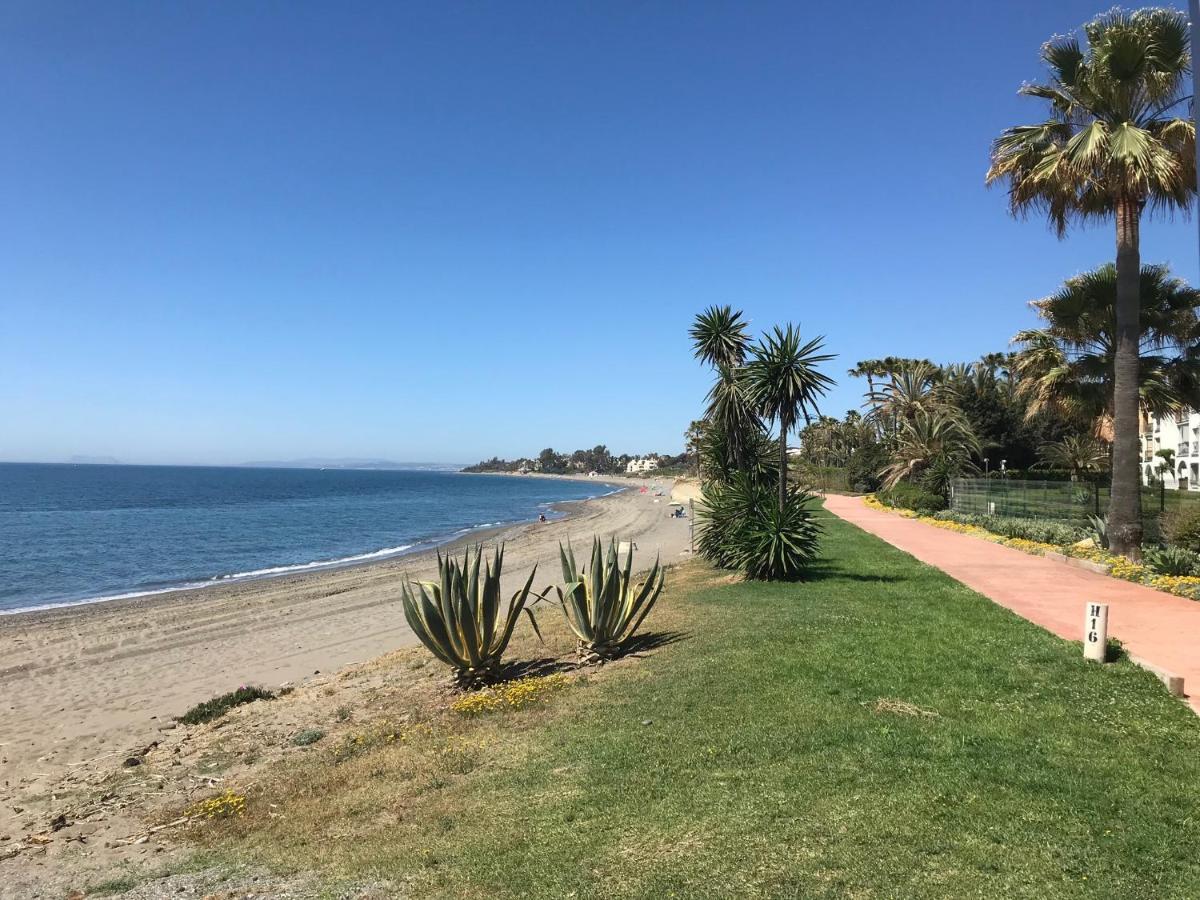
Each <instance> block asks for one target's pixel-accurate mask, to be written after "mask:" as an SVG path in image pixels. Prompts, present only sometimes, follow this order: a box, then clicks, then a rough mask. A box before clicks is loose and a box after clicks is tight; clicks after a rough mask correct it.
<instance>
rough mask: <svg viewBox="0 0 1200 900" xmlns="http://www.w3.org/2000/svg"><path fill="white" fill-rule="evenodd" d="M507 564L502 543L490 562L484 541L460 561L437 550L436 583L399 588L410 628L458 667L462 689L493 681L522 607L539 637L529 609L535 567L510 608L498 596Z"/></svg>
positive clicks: (447, 663)
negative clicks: (484, 554) (484, 547)
mask: <svg viewBox="0 0 1200 900" xmlns="http://www.w3.org/2000/svg"><path fill="white" fill-rule="evenodd" d="M481 563H482V564H483V572H482V573H480V565H481ZM503 567H504V547H503V545H502V546H500V547H497V548H496V552H495V555H494V556H493V558H492V560H491V561H490V562H486V563H485V562H483V546H482V545H479V546H476V547H475V552H474V555H472V553H471V550H470V549H468V550H467V551H466V552H465V553H464V554H463V558H462V562H461V563H460V562H459V561H458V560H457V559H455V558H453V557H450V556H447V557H443V556H442V555H441V553H439V554H438V576H439V578H438V581H415V582H411V583H406V584H404V585H403V586H402V587H401V589H400V591H401V598H402V600H403V602H404V618H405V619H406V620H407V621H408V627H409V628H411V629H412V630H413V633H414V634H415V635H416V636H417V638H418V639H419V640H420V641H421V643H422V644H424V645H425V646H426V647H428V648H429V652H430V653H432V654H433V655H434V656H436V657H437V658H438V659H440V660H441V661H442V662H444V663H445V664H446V665H448V666H450V667H451V668H452V669H453V670H454V679H455V681H456V682H457V683H458V684H459V685H460V686H462V687H475V686H478V685H480V684H486V683H488V682H490V681H493V680H495V678H496V675H497V674H498V670H499V666H500V657H501V656H502V655H503V653H504V650H505V648H507V647H508V642H509V640H510V639H511V638H512V633H513V628H515V627H516V624H517V619H518V618H519V617H520V615H521V611H522V610H524V611H525V614H526V615H527V616H529V621H530V622H532V623H533V630H534V631H535V632H537V633H538V637H539V638H540V637H541V632H539V631H538V627H537V621H536V620H535V619H534V618H533V613H532V612H530V611H529V610H528V609H526V608H525V602H526V601H527V600H528V599H529V587H530V585H532V584H533V576H534V575H535V574H536V572H537V566H534V570H533V572H530V573H529V578H528V580H527V581H526V582H525V586H524V587H523V588H521V590H519V591H517V592H516V593H515V594H513V595H512V598H511V599H510V600H509V601H508V608H507V609H506V610H502V609H501V599H500V571H501V569H502V568H503Z"/></svg>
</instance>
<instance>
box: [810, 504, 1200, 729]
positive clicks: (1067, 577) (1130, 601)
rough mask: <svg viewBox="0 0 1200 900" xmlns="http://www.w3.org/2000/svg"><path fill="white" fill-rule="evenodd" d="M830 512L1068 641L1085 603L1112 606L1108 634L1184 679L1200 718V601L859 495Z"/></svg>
mask: <svg viewBox="0 0 1200 900" xmlns="http://www.w3.org/2000/svg"><path fill="white" fill-rule="evenodd" d="M825 508H826V509H828V510H829V511H830V512H832V513H834V514H835V515H837V516H839V517H841V518H843V519H845V520H846V521H847V522H850V523H852V524H854V525H857V526H858V527H859V528H861V529H863V530H864V531H869V532H870V533H871V534H874V535H876V536H877V537H880V538H882V539H883V540H885V541H887V542H888V543H889V544H891V545H892V546H894V547H897V548H899V549H901V550H903V551H904V552H906V553H910V554H912V555H913V556H915V557H916V558H917V559H919V560H921V562H924V563H928V564H929V565H931V566H936V567H937V568H939V569H941V570H942V571H943V572H945V573H946V574H947V575H949V576H951V577H952V578H955V579H957V580H958V581H961V582H962V583H963V584H965V585H967V587H970V588H972V589H974V590H976V591H978V592H979V593H981V594H983V595H984V596H985V597H987V598H989V599H991V600H992V601H994V602H996V603H999V604H1000V605H1001V606H1003V607H1006V608H1007V609H1010V610H1012V611H1013V612H1015V613H1016V614H1017V615H1019V616H1022V617H1024V618H1026V619H1028V620H1029V621H1030V622H1034V623H1036V624H1038V625H1041V626H1042V627H1043V628H1045V629H1047V630H1048V631H1051V632H1053V633H1054V634H1057V635H1058V636H1059V637H1063V638H1066V639H1067V640H1072V641H1082V640H1083V621H1084V604H1085V603H1087V602H1099V603H1107V604H1108V633H1109V636H1110V637H1115V638H1118V639H1120V641H1121V643H1122V645H1123V646H1124V648H1125V650H1126V652H1127V653H1130V654H1132V655H1133V656H1136V657H1139V658H1140V659H1142V660H1145V661H1146V662H1148V663H1150V664H1151V665H1153V666H1156V667H1158V668H1160V669H1165V670H1168V671H1169V672H1171V673H1173V674H1175V675H1182V676H1183V679H1184V689H1185V690H1186V691H1187V692H1188V702H1189V703H1190V704H1191V706H1192V709H1194V710H1195V711H1196V712H1197V713H1200V602H1197V601H1195V600H1186V599H1184V598H1183V597H1175V596H1172V595H1171V594H1164V593H1163V592H1162V591H1155V590H1152V589H1150V588H1148V587H1144V586H1142V585H1140V584H1133V583H1132V582H1128V581H1121V580H1120V579H1117V578H1110V577H1108V576H1107V575H1100V574H1097V573H1095V572H1088V571H1085V570H1083V569H1078V568H1076V567H1075V566H1070V565H1067V564H1066V563H1062V562H1056V561H1055V560H1050V559H1044V558H1042V557H1040V556H1032V555H1030V554H1028V553H1022V552H1021V551H1019V550H1014V549H1012V548H1011V547H1004V546H1001V545H1000V544H993V543H991V542H989V541H985V540H982V539H980V538H977V537H971V536H969V535H965V534H956V533H955V532H953V531H947V530H945V529H941V528H935V527H933V526H932V525H926V524H924V523H922V522H917V521H914V520H913V519H906V518H904V517H903V516H899V515H896V514H895V513H890V512H881V511H879V510H877V509H871V508H870V507H868V506H867V505H866V504H864V503H863V502H862V500H861V499H860V498H858V497H844V496H840V495H836V494H830V495H829V496H828V497H826V498H825ZM1082 652H1083V651H1082V650H1080V653H1082Z"/></svg>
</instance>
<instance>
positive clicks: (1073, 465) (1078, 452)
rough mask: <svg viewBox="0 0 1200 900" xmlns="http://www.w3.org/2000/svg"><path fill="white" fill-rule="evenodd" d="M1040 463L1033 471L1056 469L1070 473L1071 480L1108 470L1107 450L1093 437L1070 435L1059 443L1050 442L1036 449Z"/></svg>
mask: <svg viewBox="0 0 1200 900" xmlns="http://www.w3.org/2000/svg"><path fill="white" fill-rule="evenodd" d="M1038 456H1039V457H1040V458H1041V462H1039V463H1037V464H1036V465H1034V467H1033V468H1035V469H1058V470H1065V471H1067V472H1070V473H1071V480H1072V481H1078V480H1079V476H1080V475H1086V474H1088V473H1089V472H1103V471H1104V470H1105V469H1107V468H1108V449H1107V448H1106V447H1105V446H1104V444H1102V443H1101V442H1100V441H1098V440H1096V439H1095V438H1094V437H1091V436H1087V435H1078V434H1071V435H1067V436H1066V437H1065V438H1063V439H1062V440H1061V441H1051V442H1049V443H1046V444H1042V446H1041V447H1039V448H1038Z"/></svg>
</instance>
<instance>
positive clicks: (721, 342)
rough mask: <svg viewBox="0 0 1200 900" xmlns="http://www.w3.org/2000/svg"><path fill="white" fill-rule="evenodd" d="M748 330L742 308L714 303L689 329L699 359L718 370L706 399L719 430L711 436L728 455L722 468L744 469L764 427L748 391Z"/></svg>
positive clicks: (711, 419) (707, 415) (708, 417)
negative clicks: (753, 441)
mask: <svg viewBox="0 0 1200 900" xmlns="http://www.w3.org/2000/svg"><path fill="white" fill-rule="evenodd" d="M746 329H747V323H746V320H745V319H744V318H743V317H742V312H741V310H734V309H733V307H731V306H710V307H709V308H708V309H706V310H705V311H704V312H702V313H700V314H698V315H697V316H696V318H695V320H694V321H693V322H692V327H691V329H690V330H689V331H688V335H689V336H690V337H691V339H692V348H693V352H694V354H695V356H696V358H697V359H699V360H700V361H701V362H703V363H706V364H708V365H710V366H712V367H713V368H714V369H716V371H717V380H716V381H715V382H714V383H713V386H712V388H711V389H710V390H709V392H708V397H707V398H706V399H707V401H708V408H707V410H706V411H705V419H706V420H708V421H709V422H711V423H712V424H713V425H714V426H716V429H718V431H716V432H714V433H712V434H711V435H710V438H711V439H712V440H713V441H715V445H716V446H719V447H720V448H721V450H722V452H723V453H725V454H727V456H728V458H727V459H726V460H725V465H722V466H721V468H722V469H725V468H728V467H729V466H728V464H729V463H732V466H733V468H737V469H741V468H744V467H745V465H746V462H747V454H748V453H749V448H748V443H749V441H750V440H751V438H752V436H753V435H754V434H755V433H757V432H758V431H760V430H761V429H762V425H761V423H760V422H759V419H758V416H757V414H756V413H755V412H754V409H753V407H752V405H751V404H752V401H751V399H750V397H749V395H748V392H747V383H746V379H745V372H744V366H745V362H746V354H747V352H749V350H750V343H751V341H750V335H749V334H748V333H747V331H746Z"/></svg>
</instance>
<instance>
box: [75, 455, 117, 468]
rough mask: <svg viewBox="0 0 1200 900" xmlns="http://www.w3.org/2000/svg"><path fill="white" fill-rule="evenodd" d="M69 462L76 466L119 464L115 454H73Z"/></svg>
mask: <svg viewBox="0 0 1200 900" xmlns="http://www.w3.org/2000/svg"><path fill="white" fill-rule="evenodd" d="M67 462H69V463H71V464H72V465H76V466H119V465H120V464H121V461H120V460H119V459H117V458H116V457H115V456H72V457H71V458H70V459H69V460H67Z"/></svg>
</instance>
